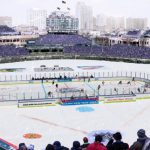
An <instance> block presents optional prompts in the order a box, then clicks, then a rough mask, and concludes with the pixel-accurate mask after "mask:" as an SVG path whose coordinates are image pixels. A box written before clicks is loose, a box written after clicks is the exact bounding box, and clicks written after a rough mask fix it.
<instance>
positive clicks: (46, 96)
mask: <svg viewBox="0 0 150 150" xmlns="http://www.w3.org/2000/svg"><path fill="white" fill-rule="evenodd" d="M41 85H42V88H43V91H44V93H45V98H48V95H47V93H46V90H45V87H44V84H43V82H42V81H41Z"/></svg>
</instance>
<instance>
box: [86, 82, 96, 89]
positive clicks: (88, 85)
mask: <svg viewBox="0 0 150 150" xmlns="http://www.w3.org/2000/svg"><path fill="white" fill-rule="evenodd" d="M86 85H87V86H88V87H89V88H91V89H92V90H93V91H95V89H94V88H93V87H92V86H91V85H90V84H88V83H86Z"/></svg>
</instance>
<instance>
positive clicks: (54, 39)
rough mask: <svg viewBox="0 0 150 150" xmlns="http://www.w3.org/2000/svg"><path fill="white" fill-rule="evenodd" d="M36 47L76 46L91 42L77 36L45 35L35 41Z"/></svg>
mask: <svg viewBox="0 0 150 150" xmlns="http://www.w3.org/2000/svg"><path fill="white" fill-rule="evenodd" d="M35 44H36V45H45V44H49V45H56V44H60V45H76V44H91V41H90V40H89V39H87V38H84V37H82V36H80V35H77V34H47V35H44V36H41V37H40V38H38V39H37V40H36V41H35Z"/></svg>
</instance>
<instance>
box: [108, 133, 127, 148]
mask: <svg viewBox="0 0 150 150" xmlns="http://www.w3.org/2000/svg"><path fill="white" fill-rule="evenodd" d="M113 138H114V140H115V142H114V140H113V139H111V140H110V141H109V142H108V144H107V149H108V150H128V149H129V146H128V144H127V143H124V142H122V141H121V139H122V135H121V133H120V132H116V133H115V134H113Z"/></svg>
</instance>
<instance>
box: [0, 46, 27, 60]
mask: <svg viewBox="0 0 150 150" xmlns="http://www.w3.org/2000/svg"><path fill="white" fill-rule="evenodd" d="M24 55H28V50H27V49H26V48H25V47H16V46H14V45H0V56H1V57H6V56H24Z"/></svg>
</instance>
